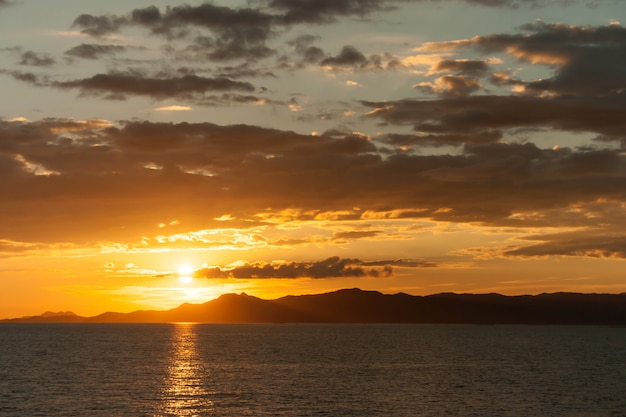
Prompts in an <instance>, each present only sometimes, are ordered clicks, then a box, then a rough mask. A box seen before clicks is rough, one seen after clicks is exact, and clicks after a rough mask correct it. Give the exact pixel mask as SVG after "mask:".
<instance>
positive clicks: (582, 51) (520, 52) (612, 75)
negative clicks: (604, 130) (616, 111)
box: [430, 22, 626, 97]
mask: <svg viewBox="0 0 626 417" xmlns="http://www.w3.org/2000/svg"><path fill="white" fill-rule="evenodd" d="M522 29H523V30H524V31H526V32H528V33H520V34H491V35H486V36H475V37H473V38H472V39H468V40H462V41H454V42H442V43H440V44H439V45H441V46H443V47H448V48H468V47H474V48H478V49H479V50H482V51H485V52H488V53H493V52H496V51H501V52H505V53H507V54H509V55H512V56H514V57H515V58H517V59H519V60H522V61H527V62H531V63H534V64H543V65H547V66H550V67H552V68H553V69H554V74H553V75H552V76H551V77H547V78H543V79H540V80H534V81H528V82H526V83H525V91H526V92H527V93H529V94H535V95H544V94H546V93H549V94H559V95H579V96H596V97H602V96H610V95H613V94H619V93H621V92H623V90H624V80H625V79H626V28H624V27H622V26H621V25H617V24H612V25H608V26H572V25H564V24H548V23H544V22H538V23H534V24H528V25H524V26H523V27H522ZM436 45H437V44H431V45H430V47H431V48H436ZM518 84H520V85H521V83H519V82H518Z"/></svg>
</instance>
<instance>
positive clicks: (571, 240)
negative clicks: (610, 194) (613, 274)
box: [504, 228, 626, 258]
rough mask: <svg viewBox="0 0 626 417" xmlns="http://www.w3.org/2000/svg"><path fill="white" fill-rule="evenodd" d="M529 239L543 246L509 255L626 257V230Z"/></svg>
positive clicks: (506, 254)
mask: <svg viewBox="0 0 626 417" xmlns="http://www.w3.org/2000/svg"><path fill="white" fill-rule="evenodd" d="M526 239H527V240H535V241H541V243H539V244H535V245H529V246H522V247H520V248H517V249H513V250H508V251H505V252H504V255H505V256H520V257H545V256H584V257H591V258H626V231H622V232H621V233H619V232H618V231H616V230H615V229H602V228H600V229H595V230H586V231H577V232H566V233H555V234H545V235H534V236H529V237H527V238H526Z"/></svg>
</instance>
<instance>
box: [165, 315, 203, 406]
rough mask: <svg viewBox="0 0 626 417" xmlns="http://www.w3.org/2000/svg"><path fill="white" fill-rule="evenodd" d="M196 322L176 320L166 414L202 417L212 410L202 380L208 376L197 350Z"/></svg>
mask: <svg viewBox="0 0 626 417" xmlns="http://www.w3.org/2000/svg"><path fill="white" fill-rule="evenodd" d="M196 326H197V325H196V324H194V323H176V324H175V328H174V333H173V336H172V346H171V357H170V364H169V366H168V370H167V378H166V379H165V386H164V389H163V410H162V411H163V415H166V416H180V417H182V416H200V415H207V413H210V412H211V411H212V410H213V402H212V401H211V400H210V399H209V393H208V392H207V391H206V389H205V387H204V383H203V379H204V377H205V375H206V372H205V369H204V366H203V362H202V358H201V357H200V355H199V354H198V349H197V337H198V335H197V328H196Z"/></svg>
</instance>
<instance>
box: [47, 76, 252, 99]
mask: <svg viewBox="0 0 626 417" xmlns="http://www.w3.org/2000/svg"><path fill="white" fill-rule="evenodd" d="M51 85H52V86H53V87H57V88H62V89H79V90H80V91H81V93H82V94H86V95H89V94H96V95H104V96H105V97H106V98H124V97H125V96H127V95H140V96H148V97H152V98H155V99H159V100H160V99H165V98H170V97H192V98H193V97H195V96H197V95H202V94H204V93H206V92H212V91H242V92H253V91H254V86H253V85H252V84H250V83H247V82H241V81H233V80H230V79H228V78H220V77H218V78H206V77H201V76H197V75H184V76H181V77H171V78H152V77H147V76H144V75H142V74H138V73H110V74H96V75H94V76H93V77H90V78H85V79H81V80H73V81H63V82H59V81H57V82H53V83H52V84H51Z"/></svg>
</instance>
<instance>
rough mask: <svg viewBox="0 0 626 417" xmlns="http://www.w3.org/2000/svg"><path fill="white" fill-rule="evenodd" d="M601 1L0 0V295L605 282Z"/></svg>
mask: <svg viewBox="0 0 626 417" xmlns="http://www.w3.org/2000/svg"><path fill="white" fill-rule="evenodd" d="M625 12H626V3H625V2H624V1H623V0H248V1H226V0H221V1H214V2H200V1H198V2H194V1H190V2H189V3H183V2H174V1H165V0H163V1H162V0H123V1H122V0H107V1H101V0H89V1H85V0H55V1H54V2H52V1H47V2H42V1H39V0H0V59H1V60H0V91H1V93H0V317H19V316H25V315H34V314H40V313H42V312H43V311H46V310H50V311H59V310H64V311H65V310H71V311H73V312H75V313H77V314H81V315H95V314H99V313H102V312H105V311H120V312H129V311H133V310H138V309H166V308H173V307H176V306H178V305H180V304H182V303H185V302H189V303H202V302H205V301H209V300H211V299H214V298H216V297H218V296H219V295H221V294H224V293H232V292H235V293H240V292H246V293H247V294H249V295H254V296H257V297H261V298H266V299H273V298H277V297H281V296H284V295H288V294H292V295H298V294H315V293H321V292H327V291H333V290H337V289H341V288H355V287H358V288H362V289H365V290H377V291H381V292H383V293H398V292H405V293H408V294H414V295H428V294H435V293H441V292H457V293H488V292H497V293H501V294H507V295H518V294H539V293H543V292H558V291H572V292H586V293H589V292H598V293H621V292H625V291H626V279H625V278H624V276H626V275H625V274H624V272H625V271H626V263H625V258H626V153H625V150H626V117H625V115H626V28H624V26H622V23H621V22H620V19H623V18H624V15H625Z"/></svg>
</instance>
